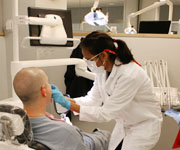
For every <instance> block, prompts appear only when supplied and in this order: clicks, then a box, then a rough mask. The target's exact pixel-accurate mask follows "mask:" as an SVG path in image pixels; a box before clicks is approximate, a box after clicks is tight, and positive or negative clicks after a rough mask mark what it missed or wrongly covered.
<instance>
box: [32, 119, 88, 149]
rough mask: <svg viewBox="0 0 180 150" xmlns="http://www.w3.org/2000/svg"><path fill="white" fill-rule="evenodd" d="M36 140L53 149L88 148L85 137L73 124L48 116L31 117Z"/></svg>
mask: <svg viewBox="0 0 180 150" xmlns="http://www.w3.org/2000/svg"><path fill="white" fill-rule="evenodd" d="M30 122H31V125H32V130H33V134H34V140H35V141H38V142H40V143H42V144H44V145H46V146H47V147H49V148H50V149H51V150H86V149H87V147H86V146H85V145H84V142H83V137H82V135H81V134H80V133H79V131H77V130H76V129H75V128H74V127H73V126H71V125H69V124H67V123H65V122H60V121H55V120H50V119H49V118H48V117H46V116H41V117H36V118H30Z"/></svg>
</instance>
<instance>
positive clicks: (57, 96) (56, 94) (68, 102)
mask: <svg viewBox="0 0 180 150" xmlns="http://www.w3.org/2000/svg"><path fill="white" fill-rule="evenodd" d="M51 89H52V98H53V100H54V101H55V102H57V103H59V104H60V105H62V106H63V107H64V108H66V109H68V110H71V111H75V112H77V113H79V112H80V105H78V104H76V103H75V101H74V100H73V99H71V98H68V97H66V98H65V97H64V96H63V94H62V93H61V92H60V91H59V89H58V88H57V87H56V86H55V85H53V84H51Z"/></svg>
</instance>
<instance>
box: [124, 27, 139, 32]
mask: <svg viewBox="0 0 180 150" xmlns="http://www.w3.org/2000/svg"><path fill="white" fill-rule="evenodd" d="M124 33H126V34H136V33H137V31H136V30H135V29H134V27H133V26H129V27H127V28H125V29H124Z"/></svg>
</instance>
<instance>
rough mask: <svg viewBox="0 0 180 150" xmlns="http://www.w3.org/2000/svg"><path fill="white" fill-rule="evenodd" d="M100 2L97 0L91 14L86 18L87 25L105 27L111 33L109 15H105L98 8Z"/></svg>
mask: <svg viewBox="0 0 180 150" xmlns="http://www.w3.org/2000/svg"><path fill="white" fill-rule="evenodd" d="M98 5H99V0H95V1H94V4H93V7H92V8H91V12H89V13H88V14H86V15H85V16H84V21H85V23H87V24H89V25H92V26H105V27H106V28H108V30H110V31H111V29H110V27H109V26H108V25H107V24H108V14H106V15H105V14H104V13H103V12H102V9H101V8H98Z"/></svg>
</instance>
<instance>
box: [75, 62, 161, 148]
mask: <svg viewBox="0 0 180 150" xmlns="http://www.w3.org/2000/svg"><path fill="white" fill-rule="evenodd" d="M75 101H76V103H78V104H79V105H80V114H79V115H80V116H79V117H80V120H83V121H89V122H107V121H110V120H112V119H114V120H115V121H116V125H115V127H114V129H113V132H112V135H111V139H110V143H109V150H114V149H115V148H116V147H117V146H118V145H119V143H120V142H121V140H122V139H124V141H123V146H122V150H151V149H152V148H153V147H154V146H155V144H156V143H157V141H158V139H159V136H160V131H161V122H162V114H161V110H160V105H159V102H158V101H157V100H156V99H155V97H154V95H153V94H152V86H151V82H150V79H149V77H148V76H147V74H146V73H145V71H144V70H143V69H142V68H141V67H140V66H138V65H137V64H135V63H134V62H131V63H129V64H126V65H121V66H115V65H114V66H113V69H112V72H111V74H110V75H109V77H108V78H107V75H106V72H104V73H103V74H97V76H96V79H95V82H94V86H93V87H92V89H91V90H90V91H89V92H88V95H87V96H85V97H80V98H76V99H75Z"/></svg>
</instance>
